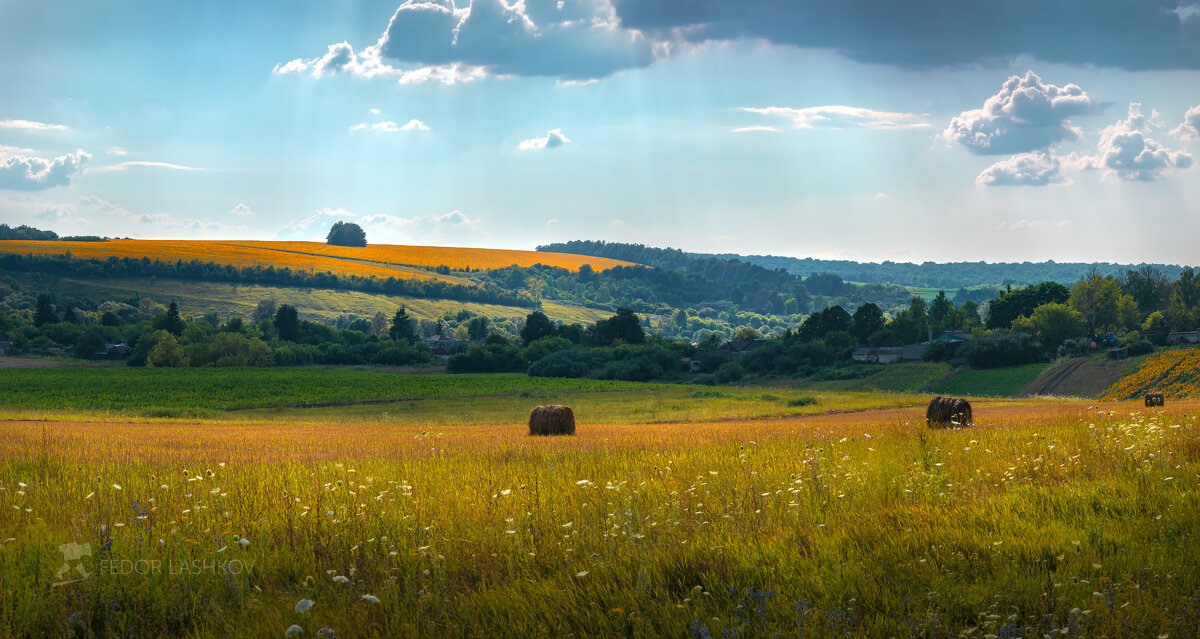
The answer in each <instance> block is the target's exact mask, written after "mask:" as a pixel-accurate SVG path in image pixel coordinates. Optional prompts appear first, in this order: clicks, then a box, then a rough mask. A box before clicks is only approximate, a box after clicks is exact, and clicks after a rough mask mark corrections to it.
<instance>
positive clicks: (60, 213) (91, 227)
mask: <svg viewBox="0 0 1200 639" xmlns="http://www.w3.org/2000/svg"><path fill="white" fill-rule="evenodd" d="M9 204H11V202H8V201H0V205H9ZM21 208H24V209H25V210H27V211H28V213H27V215H28V216H29V217H31V218H32V219H34V220H45V221H49V222H53V223H54V225H55V228H54V230H55V231H58V232H59V233H62V234H76V233H85V234H86V233H100V234H110V235H117V234H119V235H122V236H126V235H128V236H130V237H149V238H172V237H173V238H187V239H199V238H213V239H215V238H221V237H231V236H238V235H241V236H245V235H246V234H248V233H249V232H250V229H249V228H248V227H246V226H228V225H225V224H221V223H218V222H210V221H207V220H199V219H186V218H178V217H175V216H174V215H170V214H167V213H137V212H135V211H130V210H128V209H126V208H124V207H123V206H121V205H119V204H114V203H112V202H109V201H107V200H103V199H101V198H98V197H95V196H85V197H82V198H79V199H78V200H77V201H75V202H62V203H60V202H51V201H47V200H44V199H37V200H34V201H31V202H29V203H27V204H26V205H25V206H23V207H21ZM114 229H115V230H114Z"/></svg>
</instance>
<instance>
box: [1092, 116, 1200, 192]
mask: <svg viewBox="0 0 1200 639" xmlns="http://www.w3.org/2000/svg"><path fill="white" fill-rule="evenodd" d="M1157 115H1158V113H1157V112H1155V111H1151V112H1150V117H1149V118H1147V117H1146V116H1145V115H1143V114H1142V105H1141V104H1140V103H1138V102H1131V103H1130V104H1129V117H1127V118H1126V119H1124V120H1121V121H1119V122H1117V123H1116V124H1112V125H1110V126H1107V127H1105V128H1104V130H1103V131H1101V132H1100V145H1099V154H1098V155H1096V156H1093V157H1091V158H1088V160H1090V162H1089V163H1088V164H1089V168H1098V169H1103V170H1104V171H1105V173H1106V175H1109V176H1111V177H1116V178H1118V179H1120V180H1126V181H1142V182H1148V181H1151V180H1155V179H1157V178H1160V177H1163V176H1166V175H1170V174H1171V172H1172V171H1173V170H1174V169H1186V168H1188V167H1190V166H1192V156H1191V155H1189V154H1188V153H1186V152H1184V151H1172V150H1170V149H1168V148H1166V147H1164V146H1162V145H1161V144H1159V143H1158V142H1155V141H1154V140H1152V139H1150V137H1149V134H1150V128H1151V126H1157V125H1158V123H1157V122H1155V121H1154V118H1155V117H1157Z"/></svg>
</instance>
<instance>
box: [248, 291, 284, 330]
mask: <svg viewBox="0 0 1200 639" xmlns="http://www.w3.org/2000/svg"><path fill="white" fill-rule="evenodd" d="M277 310H279V303H278V302H276V301H275V300H274V299H273V298H270V297H268V298H267V299H265V300H259V301H258V304H256V305H255V306H254V313H253V314H251V315H250V321H252V322H254V323H255V324H261V323H262V322H265V321H267V320H269V319H271V318H272V317H275V311H277Z"/></svg>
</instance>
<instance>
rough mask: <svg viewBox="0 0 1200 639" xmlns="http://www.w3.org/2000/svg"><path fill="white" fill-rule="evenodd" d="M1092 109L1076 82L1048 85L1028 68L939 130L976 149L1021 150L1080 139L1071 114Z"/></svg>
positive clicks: (994, 151)
mask: <svg viewBox="0 0 1200 639" xmlns="http://www.w3.org/2000/svg"><path fill="white" fill-rule="evenodd" d="M1095 108H1096V103H1095V101H1093V100H1092V98H1091V96H1089V95H1088V94H1087V93H1086V92H1084V90H1083V89H1081V88H1079V87H1078V86H1076V85H1074V84H1067V85H1066V86H1063V87H1059V86H1056V85H1053V84H1048V83H1046V82H1043V81H1042V79H1041V78H1039V77H1038V76H1037V74H1035V73H1034V72H1033V71H1026V72H1025V75H1024V77H1022V76H1016V75H1014V76H1012V77H1010V78H1009V79H1008V80H1007V81H1006V82H1005V83H1004V85H1003V86H1002V87H1001V88H1000V92H999V93H997V94H996V95H993V96H992V97H990V98H988V99H987V100H986V101H984V103H983V107H982V108H979V109H972V110H970V111H963V112H962V113H960V114H958V115H957V116H955V117H954V119H952V120H951V121H950V126H948V127H946V130H945V131H943V132H942V135H943V137H945V138H946V139H947V140H949V141H951V142H958V143H959V144H961V145H963V146H965V147H967V149H969V150H970V151H972V152H974V153H980V154H1009V153H1022V152H1027V151H1033V150H1035V149H1044V148H1047V147H1049V146H1051V145H1053V144H1057V143H1058V142H1062V141H1065V140H1076V139H1078V138H1079V134H1080V131H1079V129H1078V128H1077V127H1075V126H1074V125H1072V124H1071V121H1070V119H1069V118H1070V117H1071V116H1074V115H1080V114H1084V113H1089V112H1091V111H1093V110H1094V109H1095Z"/></svg>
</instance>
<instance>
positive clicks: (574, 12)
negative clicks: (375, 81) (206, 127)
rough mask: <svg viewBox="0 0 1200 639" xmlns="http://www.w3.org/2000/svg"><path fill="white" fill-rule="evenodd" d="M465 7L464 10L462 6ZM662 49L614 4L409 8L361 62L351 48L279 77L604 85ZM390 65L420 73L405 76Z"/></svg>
mask: <svg viewBox="0 0 1200 639" xmlns="http://www.w3.org/2000/svg"><path fill="white" fill-rule="evenodd" d="M460 3H461V4H462V6H459V4H460ZM654 59H655V54H654V43H653V42H652V41H651V40H650V39H648V38H646V37H645V36H644V35H643V34H642V33H641V32H640V31H638V30H632V29H623V28H621V26H620V24H619V23H618V21H617V19H616V16H615V13H614V11H613V8H612V5H611V4H610V3H609V2H608V0H579V1H577V2H571V3H569V5H568V3H565V2H556V3H552V2H548V1H546V0H517V1H515V2H512V3H507V2H505V1H504V0H469V1H465V2H464V0H420V1H418V0H408V1H406V2H404V3H403V4H401V5H400V6H399V7H398V8H397V9H396V12H395V13H394V14H393V15H392V18H391V20H390V21H389V22H388V25H387V28H386V29H385V30H384V32H383V35H382V36H381V37H380V38H379V40H378V41H377V42H376V43H375V44H374V45H371V46H369V47H366V48H364V49H363V50H362V51H360V52H359V53H358V54H357V55H355V53H354V50H353V48H352V47H351V45H350V44H349V43H346V42H340V43H337V44H332V45H329V48H328V51H327V52H326V53H325V55H324V56H322V57H320V58H312V59H302V58H301V59H296V60H292V61H290V62H287V63H285V64H281V65H276V67H275V72H276V73H302V72H309V73H311V74H312V75H313V76H314V77H323V76H325V75H329V74H331V73H337V72H341V71H345V72H349V73H352V74H354V75H360V76H365V77H375V76H385V77H395V78H397V79H399V80H400V81H401V82H405V83H416V82H429V81H439V82H443V83H446V84H450V83H453V82H459V81H470V80H473V79H476V78H479V77H483V76H487V75H498V76H506V75H514V76H552V77H557V78H560V79H562V80H568V81H572V80H575V81H586V80H589V79H594V78H602V77H605V76H608V75H611V74H612V73H615V72H617V71H621V70H623V69H632V68H641V67H646V66H649V65H650V64H651V63H652V62H653V61H654ZM384 60H389V61H395V62H396V63H400V64H402V65H407V66H412V65H415V66H416V68H409V69H402V68H397V67H395V66H393V65H392V64H391V63H389V62H385V61H384Z"/></svg>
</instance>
